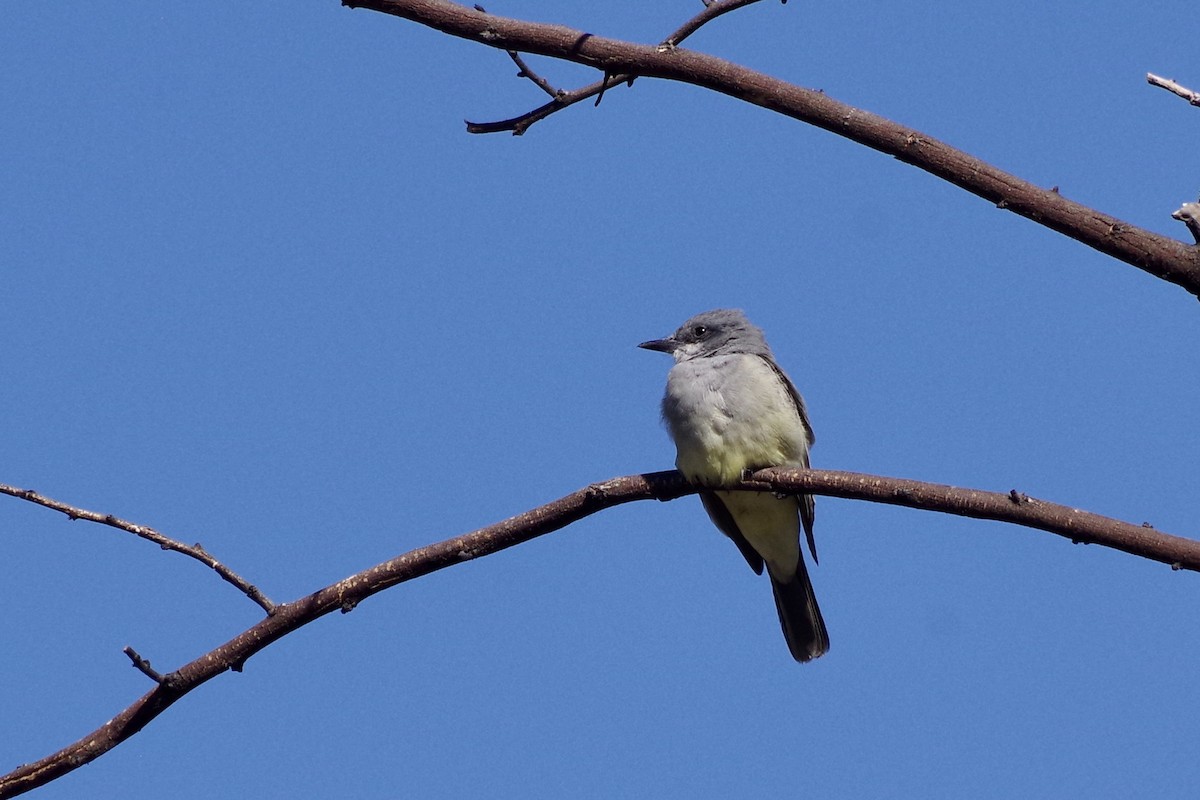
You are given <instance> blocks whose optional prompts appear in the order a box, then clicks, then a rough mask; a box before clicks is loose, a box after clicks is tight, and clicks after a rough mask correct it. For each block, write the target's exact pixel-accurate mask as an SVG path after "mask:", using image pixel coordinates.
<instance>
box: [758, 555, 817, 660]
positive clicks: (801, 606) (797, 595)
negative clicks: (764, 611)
mask: <svg viewBox="0 0 1200 800" xmlns="http://www.w3.org/2000/svg"><path fill="white" fill-rule="evenodd" d="M771 589H772V590H773V591H774V593H775V608H776V610H777V611H779V624H780V625H781V626H782V627H783V638H785V639H787V644H788V649H789V650H791V651H792V658H794V659H796V660H797V661H812V660H813V659H814V658H817V657H818V656H821V655H823V654H824V653H825V651H827V650H828V649H829V632H828V631H826V630H825V620H823V619H821V609H820V608H819V607H818V606H817V596H816V595H815V594H813V587H812V581H810V580H809V579H808V569H807V568H806V567H805V565H804V557H803V556H801V557H800V561H799V564H797V566H796V574H795V575H794V576H793V577H792V579H791V580H790V581H787V582H786V583H785V582H782V581H777V580H775V576H774V575H772V576H771Z"/></svg>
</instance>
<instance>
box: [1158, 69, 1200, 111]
mask: <svg viewBox="0 0 1200 800" xmlns="http://www.w3.org/2000/svg"><path fill="white" fill-rule="evenodd" d="M1146 83H1148V84H1150V85H1151V86H1157V87H1159V88H1160V89H1166V90H1167V91H1168V92H1170V93H1171V94H1174V95H1178V96H1179V97H1182V98H1183V99H1184V100H1187V101H1188V102H1189V103H1191V104H1192V105H1194V106H1200V92H1193V91H1192V90H1191V89H1189V88H1187V87H1186V86H1182V85H1180V84H1178V83H1176V82H1175V81H1173V80H1171V79H1170V78H1164V77H1162V76H1161V75H1155V74H1154V73H1153V72H1147V73H1146Z"/></svg>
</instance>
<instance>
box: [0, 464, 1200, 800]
mask: <svg viewBox="0 0 1200 800" xmlns="http://www.w3.org/2000/svg"><path fill="white" fill-rule="evenodd" d="M750 477H751V480H750V481H747V482H745V483H742V484H740V485H739V486H737V487H732V488H742V489H747V490H759V491H762V490H770V491H777V492H806V493H811V494H822V495H830V496H834V497H845V498H850V499H856V500H869V501H873V502H879V503H890V504H892V505H900V506H908V507H910V508H921V509H926V510H930V511H944V512H947V513H951V514H959V515H962V516H966V517H976V518H979V519H991V520H1001V521H1004V522H1012V523H1016V524H1018V525H1024V526H1026V527H1030V528H1038V529H1041V530H1044V531H1049V532H1051V533H1056V534H1058V535H1060V536H1065V537H1067V538H1069V539H1071V540H1072V541H1076V542H1090V543H1094V544H1100V545H1104V546H1105V547H1112V548H1116V549H1118V550H1123V551H1125V552H1127V553H1131V554H1133V555H1138V556H1142V557H1143V558H1149V559H1152V560H1154V561H1160V562H1162V563H1164V564H1170V565H1171V566H1172V567H1173V568H1175V569H1188V570H1193V571H1200V541H1194V540H1192V539H1184V538H1181V537H1178V536H1171V535H1169V534H1165V533H1160V532H1158V531H1156V530H1154V529H1153V528H1150V527H1147V526H1144V525H1143V526H1139V525H1132V524H1130V523H1127V522H1121V521H1119V520H1114V519H1110V518H1108V517H1102V516H1100V515H1098V514H1090V513H1088V512H1086V511H1080V510H1078V509H1073V508H1068V507H1067V506H1060V505H1056V504H1054V503H1047V502H1044V501H1041V500H1035V499H1033V498H1031V497H1027V496H1025V495H1023V494H1019V493H1017V492H1016V491H1015V490H1014V491H1012V492H1010V493H1008V494H997V493H994V492H982V491H978V490H975V489H959V488H955V487H952V486H944V485H941V484H933V483H922V482H920V481H911V480H904V479H900V478H884V477H879V476H874V475H862V474H858V473H853V472H834V471H829V470H776V469H768V470H761V471H759V472H757V473H755V474H754V475H752V476H750ZM696 491H697V487H694V486H692V485H690V484H688V483H687V482H686V481H684V479H683V477H682V476H681V475H680V474H679V473H678V472H674V471H671V472H654V473H649V474H645V475H630V476H627V477H623V478H615V479H613V480H610V481H605V482H603V483H594V484H592V485H591V486H588V487H585V488H583V489H580V490H579V491H577V492H574V493H572V494H569V495H567V496H566V497H563V498H561V499H559V500H555V501H554V502H552V503H548V504H546V505H544V506H541V507H539V508H535V509H533V510H532V511H527V512H525V513H524V514H520V515H518V516H515V517H512V518H511V519H507V520H505V521H503V522H499V523H496V524H495V525H490V526H488V527H486V528H481V529H480V530H477V531H475V532H473V533H468V534H465V535H463V536H458V537H455V538H453V539H448V540H446V541H444V542H439V543H438V544H433V545H429V546H428V547H422V548H419V549H417V550H413V551H411V552H408V553H405V554H404V555H401V556H397V557H396V558H393V559H392V560H390V561H385V562H384V563H382V564H379V565H377V566H374V567H371V568H370V569H367V570H364V571H362V572H359V573H358V574H356V575H351V576H350V577H349V578H346V579H345V580H341V581H338V582H337V583H335V584H333V585H331V586H327V587H325V588H324V589H321V590H319V591H317V592H314V593H313V594H310V595H308V596H307V597H302V598H300V599H299V600H296V601H293V602H291V603H285V604H283V605H279V606H276V607H275V613H274V614H272V615H271V616H268V617H267V618H266V619H264V620H262V621H261V622H259V623H258V624H257V625H254V626H253V627H251V628H249V629H247V630H246V631H244V632H243V633H241V634H239V635H238V636H236V637H234V638H233V639H230V640H229V641H228V642H226V643H225V644H223V645H221V646H220V647H218V648H216V649H215V650H212V651H211V652H209V653H206V654H204V655H202V656H200V657H199V658H197V659H196V660H194V661H192V662H191V663H189V664H186V665H185V666H183V667H182V668H180V669H179V670H177V671H175V672H172V673H170V674H168V675H163V676H159V680H160V682H159V683H158V685H157V686H156V687H155V688H154V689H152V690H150V692H148V693H147V694H145V695H144V696H143V697H141V698H140V699H139V700H137V701H136V702H135V703H134V704H133V705H131V706H129V708H127V709H125V710H124V711H122V712H121V713H120V714H118V715H117V716H116V717H114V718H113V719H112V720H110V721H109V722H107V723H105V724H104V725H102V726H101V727H100V728H98V729H97V730H95V731H93V732H92V733H90V734H88V735H87V736H85V737H83V738H82V739H80V740H79V741H77V742H75V743H74V744H71V745H68V746H67V747H65V748H63V749H62V750H60V751H58V752H57V753H54V754H53V755H50V756H47V757H46V758H43V759H41V760H40V761H37V762H35V763H33V764H26V765H23V766H21V767H18V768H17V769H15V770H13V771H12V772H11V773H9V774H8V775H5V776H3V777H0V800H2V798H7V797H14V796H16V795H18V794H22V793H23V792H27V791H29V790H31V789H34V788H37V787H38V786H42V785H44V784H46V783H49V782H50V781H52V780H54V779H56V778H58V777H60V776H62V775H64V774H66V773H68V772H70V771H72V770H74V769H76V768H78V767H80V766H83V765H84V764H87V763H88V762H90V761H92V760H94V759H96V758H98V757H99V756H101V755H103V754H104V753H106V752H108V751H109V750H111V749H112V748H114V747H116V746H117V745H118V744H120V743H121V742H123V741H125V740H126V739H128V738H129V737H130V736H133V735H134V734H135V733H137V732H138V731H140V730H141V729H142V728H143V727H145V726H146V724H147V723H149V722H150V721H151V720H152V719H154V718H155V717H157V716H158V715H159V714H161V713H162V712H163V711H165V710H166V709H167V708H168V707H170V706H171V705H172V704H173V703H175V701H177V700H179V699H180V698H181V697H183V696H184V695H185V694H187V693H188V692H190V691H192V690H193V689H195V688H196V687H198V686H200V685H201V684H203V683H205V682H206V681H208V680H211V679H212V678H214V677H216V676H217V675H220V674H221V673H222V672H225V671H226V670H236V671H240V670H241V668H242V666H243V665H244V664H245V662H246V660H247V659H249V658H250V657H251V656H253V655H254V654H256V653H258V652H259V651H260V650H262V649H264V648H265V647H267V646H268V645H270V644H271V643H272V642H275V641H276V640H278V639H280V638H282V637H283V636H286V635H287V634H289V633H291V632H292V631H294V630H296V629H297V628H300V627H301V626H303V625H307V624H308V623H310V622H312V621H313V620H315V619H317V618H319V617H322V616H324V615H326V614H329V613H330V612H333V611H343V612H345V611H349V610H351V609H353V608H354V607H355V606H356V605H357V604H358V603H360V602H361V601H362V600H365V599H366V598H368V597H370V596H371V595H373V594H376V593H377V592H381V591H383V590H384V589H386V588H388V587H390V586H395V585H396V584H398V583H403V582H405V581H409V580H412V579H413V578H418V577H421V576H422V575H428V574H429V573H431V572H435V571H437V570H440V569H444V568H446V567H451V566H454V565H455V564H460V563H462V562H464V561H470V560H472V559H475V558H479V557H481V556H486V555H490V554H492V553H496V552H499V551H500V550H504V549H506V548H509V547H513V546H515V545H518V544H521V543H523V542H527V541H529V540H531V539H534V538H536V537H538V536H542V535H544V534H547V533H551V532H553V531H556V530H559V529H561V528H563V527H566V526H567V525H570V524H571V523H573V522H575V521H577V520H580V519H582V518H583V517H586V516H588V515H590V514H594V513H596V512H598V511H601V510H603V509H606V508H611V507H613V506H617V505H621V504H623V503H629V502H632V501H635V500H651V499H654V500H673V499H675V498H677V497H682V496H683V495H688V494H694V493H695V492H696ZM132 657H133V656H131V658H132ZM136 663H137V662H136V660H135V664H136ZM146 666H147V667H149V665H148V664H147V665H146Z"/></svg>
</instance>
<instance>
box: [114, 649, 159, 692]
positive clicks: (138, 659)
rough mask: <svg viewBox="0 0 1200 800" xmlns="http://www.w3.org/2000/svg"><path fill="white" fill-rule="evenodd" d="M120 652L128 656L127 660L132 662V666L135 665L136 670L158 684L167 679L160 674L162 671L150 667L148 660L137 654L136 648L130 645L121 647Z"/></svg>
mask: <svg viewBox="0 0 1200 800" xmlns="http://www.w3.org/2000/svg"><path fill="white" fill-rule="evenodd" d="M121 652H122V653H124V654H125V655H127V656H129V660H130V661H132V662H133V666H135V667H137V669H138V671H139V672H141V673H142V674H143V675H145V676H146V677H147V678H149V679H150V680H152V681H154V682H155V683H157V684H159V685H162V684H163V683H165V682H166V680H167V679H166V678H164V677H163V676H162V673H160V672H158V671H157V670H155V669H154V668H153V667H151V666H150V662H149V661H147V660H146V659H144V658H142V656H141V654H139V653H138V651H137V650H134V649H133V648H132V647H126V648H123V649H122V650H121Z"/></svg>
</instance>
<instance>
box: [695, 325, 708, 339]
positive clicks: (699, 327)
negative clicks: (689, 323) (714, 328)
mask: <svg viewBox="0 0 1200 800" xmlns="http://www.w3.org/2000/svg"><path fill="white" fill-rule="evenodd" d="M692 333H694V334H695V335H696V336H697V337H700V336H703V335H704V334H706V333H708V328H706V327H704V326H703V325H697V326H696V327H694V328H692Z"/></svg>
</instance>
